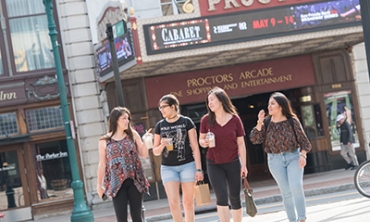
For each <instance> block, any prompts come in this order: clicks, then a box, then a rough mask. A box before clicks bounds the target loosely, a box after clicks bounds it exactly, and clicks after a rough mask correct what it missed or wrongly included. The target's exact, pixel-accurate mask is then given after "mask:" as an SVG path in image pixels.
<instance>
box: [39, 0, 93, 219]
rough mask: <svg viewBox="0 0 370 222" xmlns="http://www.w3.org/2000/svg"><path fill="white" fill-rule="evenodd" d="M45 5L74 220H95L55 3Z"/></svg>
mask: <svg viewBox="0 0 370 222" xmlns="http://www.w3.org/2000/svg"><path fill="white" fill-rule="evenodd" d="M43 3H44V5H45V10H46V14H47V18H48V27H49V36H50V40H51V44H52V48H53V54H54V62H55V69H56V76H57V80H58V89H59V93H60V94H59V96H60V103H61V108H62V114H63V121H64V130H65V132H66V140H67V146H68V157H69V163H70V165H71V171H72V180H73V181H72V183H71V186H72V189H73V196H74V208H73V211H72V215H71V221H72V222H90V221H94V216H93V214H92V213H91V211H90V209H89V208H88V207H87V205H86V201H85V198H84V193H83V190H82V188H83V183H82V181H81V180H80V174H79V172H78V164H77V158H76V151H75V145H74V140H73V137H72V130H71V124H70V120H71V118H70V115H69V109H68V105H69V104H68V100H67V94H66V89H65V83H64V77H63V72H62V65H61V62H60V55H59V48H58V47H59V44H58V38H57V36H58V32H57V31H56V26H55V22H54V17H53V4H52V0H43Z"/></svg>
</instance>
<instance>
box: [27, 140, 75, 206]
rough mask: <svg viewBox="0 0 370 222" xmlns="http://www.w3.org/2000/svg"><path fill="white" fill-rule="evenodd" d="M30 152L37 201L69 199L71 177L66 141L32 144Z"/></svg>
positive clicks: (71, 191)
mask: <svg viewBox="0 0 370 222" xmlns="http://www.w3.org/2000/svg"><path fill="white" fill-rule="evenodd" d="M32 150H33V156H34V161H35V166H36V169H35V172H36V187H37V194H38V195H37V196H38V199H39V201H52V200H56V199H64V198H70V197H71V196H72V195H73V190H72V188H71V186H70V184H71V181H72V175H71V168H70V164H69V158H68V149H67V143H66V141H65V140H60V141H54V142H48V143H39V144H34V145H33V149H32Z"/></svg>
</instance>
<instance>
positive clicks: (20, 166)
mask: <svg viewBox="0 0 370 222" xmlns="http://www.w3.org/2000/svg"><path fill="white" fill-rule="evenodd" d="M21 147H22V146H21V145H20V146H15V147H10V148H6V149H3V148H0V211H1V212H2V213H4V214H5V217H4V218H3V219H2V221H4V222H6V221H23V220H30V219H32V213H31V207H30V204H29V196H28V191H27V190H28V185H27V182H26V175H25V168H24V159H23V155H22V148H21Z"/></svg>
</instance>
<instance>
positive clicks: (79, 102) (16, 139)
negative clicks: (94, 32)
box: [0, 0, 106, 221]
mask: <svg viewBox="0 0 370 222" xmlns="http://www.w3.org/2000/svg"><path fill="white" fill-rule="evenodd" d="M53 4H54V7H53V12H54V19H55V23H56V25H57V31H58V34H59V35H58V43H59V45H60V57H61V62H62V70H63V74H64V79H65V83H66V84H65V87H66V91H67V96H68V101H69V103H70V106H69V110H70V114H71V123H70V124H71V130H72V132H73V136H74V137H75V139H74V141H75V147H76V154H77V159H78V163H77V165H78V166H79V171H80V175H81V177H82V178H81V179H82V181H83V182H84V185H85V191H87V190H94V189H95V184H94V183H93V182H91V178H93V177H94V176H95V175H96V171H95V172H92V171H91V172H90V171H89V165H90V164H95V163H96V161H97V160H96V159H97V157H98V154H97V153H98V152H97V145H96V144H97V140H98V138H99V137H100V136H101V135H102V134H104V132H105V131H106V130H105V123H104V121H105V117H104V116H103V111H102V109H103V108H102V104H104V101H102V100H101V98H104V97H101V96H100V95H101V91H100V88H99V85H98V84H97V78H96V74H95V68H94V66H95V63H94V58H93V56H92V53H93V46H92V44H91V42H92V41H91V31H90V28H89V27H90V24H89V19H88V18H87V7H86V2H85V1H68V0H66V1H65V0H61V1H53ZM0 20H1V23H0V27H1V33H0V101H1V103H0V164H1V165H0V210H1V211H2V212H3V213H4V214H6V217H5V218H4V221H23V220H29V219H32V218H34V219H35V218H37V217H41V216H42V215H44V214H52V213H58V212H65V211H70V210H71V209H73V204H74V200H73V190H72V188H71V185H70V184H71V180H72V175H71V167H70V161H69V152H68V149H67V144H66V133H65V130H64V122H63V118H62V111H61V108H60V99H59V91H58V86H57V81H58V80H57V78H56V71H55V64H54V56H53V53H52V50H51V49H52V47H51V42H50V37H49V30H48V21H47V16H46V12H45V6H44V4H43V1H42V0H32V1H23V0H15V1H10V0H1V1H0ZM95 158H96V159H95ZM84 163H86V165H85V166H84ZM92 168H94V169H95V168H96V167H95V166H93V167H92ZM86 194H87V195H89V194H88V192H86ZM87 199H90V200H91V198H87Z"/></svg>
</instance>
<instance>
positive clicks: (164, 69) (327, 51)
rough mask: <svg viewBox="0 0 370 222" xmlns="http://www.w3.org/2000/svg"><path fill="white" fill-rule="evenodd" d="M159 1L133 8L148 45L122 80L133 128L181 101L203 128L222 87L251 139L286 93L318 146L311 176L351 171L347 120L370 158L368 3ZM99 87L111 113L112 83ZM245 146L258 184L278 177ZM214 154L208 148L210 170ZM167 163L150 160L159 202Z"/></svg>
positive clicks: (258, 152)
mask: <svg viewBox="0 0 370 222" xmlns="http://www.w3.org/2000/svg"><path fill="white" fill-rule="evenodd" d="M156 2H157V3H158V4H157V5H153V4H154V3H153V4H152V5H145V6H140V5H139V4H138V3H137V2H134V1H126V3H127V4H128V5H129V6H130V4H131V6H134V7H135V16H136V17H137V18H138V19H137V23H135V27H137V30H138V31H137V32H138V38H139V45H135V48H136V49H137V48H138V47H140V51H139V52H140V53H139V55H136V57H139V58H140V59H141V60H142V64H140V65H135V66H133V67H131V68H129V69H126V70H124V71H122V72H121V73H120V74H121V79H122V82H121V83H122V86H123V91H124V98H125V105H126V106H127V107H129V108H130V109H131V110H132V111H133V113H134V117H135V118H134V122H139V123H141V125H144V126H145V127H146V128H150V127H154V126H155V123H156V122H157V121H159V120H160V119H161V115H160V113H159V111H158V109H157V106H158V101H159V99H160V98H161V96H163V95H165V94H167V93H172V94H174V95H176V96H177V97H178V98H179V100H180V103H181V105H182V106H181V110H182V113H183V114H184V115H188V116H190V117H191V118H192V119H193V121H194V122H195V123H196V125H197V126H199V121H200V118H201V117H202V115H204V114H205V113H206V106H205V96H206V94H207V92H208V91H209V90H210V89H211V88H212V87H214V86H219V87H221V88H223V89H225V90H226V92H227V93H228V94H229V95H230V96H231V98H232V101H233V103H234V105H235V106H236V107H237V109H238V112H239V115H240V116H241V118H242V120H243V124H244V127H245V131H246V134H247V135H248V133H249V132H250V130H251V129H252V128H253V127H254V126H255V122H256V116H257V113H258V111H259V110H260V109H267V102H268V98H269V95H271V93H272V92H275V91H281V92H283V93H285V94H286V95H287V96H288V98H289V99H290V100H291V102H292V105H293V107H294V111H295V112H296V113H297V115H298V117H299V118H300V120H301V122H302V125H303V128H304V130H305V132H306V133H307V135H308V137H309V139H310V141H311V143H312V145H313V149H312V152H310V153H309V154H308V158H307V161H308V163H307V167H306V168H305V173H317V172H322V171H330V170H334V169H341V168H344V167H345V165H346V163H345V161H344V160H343V159H342V157H341V156H340V153H339V152H340V143H339V132H338V129H337V127H336V124H337V123H336V117H337V115H339V114H342V113H346V115H347V116H348V122H350V124H351V126H352V129H353V131H354V134H355V135H354V136H355V138H356V142H355V144H354V146H355V147H356V153H357V156H358V159H359V161H360V162H362V161H364V160H365V159H366V155H367V150H368V146H367V144H368V140H369V138H368V133H369V130H370V129H369V127H370V126H369V125H368V118H369V117H368V115H367V111H366V110H367V108H368V105H367V102H366V98H367V95H368V94H369V90H368V87H367V86H366V85H367V84H368V83H369V81H368V79H369V77H368V74H367V65H366V56H365V53H364V49H363V41H364V40H363V34H362V25H361V14H360V5H359V1H356V0H353V1H344V0H336V1H329V0H328V1H316V0H306V1H298V0H286V1H273V0H271V1H258V0H256V1H237V0H235V1H222V0H221V1H214V0H207V1H198V0H193V1H183V2H180V1H169V2H171V4H170V5H168V4H167V5H166V4H165V2H166V1H156ZM143 7H144V8H143ZM155 9H158V10H157V12H159V13H157V14H155V13H153V16H152V17H150V15H148V14H150V13H145V14H144V13H141V12H144V11H145V12H148V11H155ZM161 13H162V14H161ZM158 14H160V15H159V16H158ZM148 17H150V18H148ZM136 24H137V25H136ZM132 25H133V24H131V26H132ZM100 84H101V85H104V88H105V89H106V92H107V99H108V106H109V107H110V108H112V107H114V106H116V105H117V104H118V102H117V96H116V90H115V84H114V81H113V79H112V78H110V79H104V80H103V81H100ZM245 141H246V146H247V150H248V152H247V160H248V161H247V162H248V169H249V178H250V179H251V180H262V179H264V178H269V177H270V175H269V172H268V170H267V167H266V160H265V158H266V157H265V154H264V153H263V151H262V149H261V147H260V146H256V145H252V144H251V143H250V141H249V139H248V137H247V136H246V138H245ZM205 154H206V150H204V149H202V158H203V159H202V160H203V162H205ZM159 165H160V159H159V158H157V157H153V156H151V167H152V173H153V174H152V175H151V176H150V178H151V179H152V180H151V182H152V184H153V185H155V186H153V187H154V188H155V189H153V190H152V191H154V193H155V195H152V198H162V197H163V196H164V195H163V189H162V185H161V182H160V181H161V179H160V174H159V169H158V166H159ZM203 167H204V168H205V165H203ZM205 170H206V169H205ZM148 172H150V170H148Z"/></svg>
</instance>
